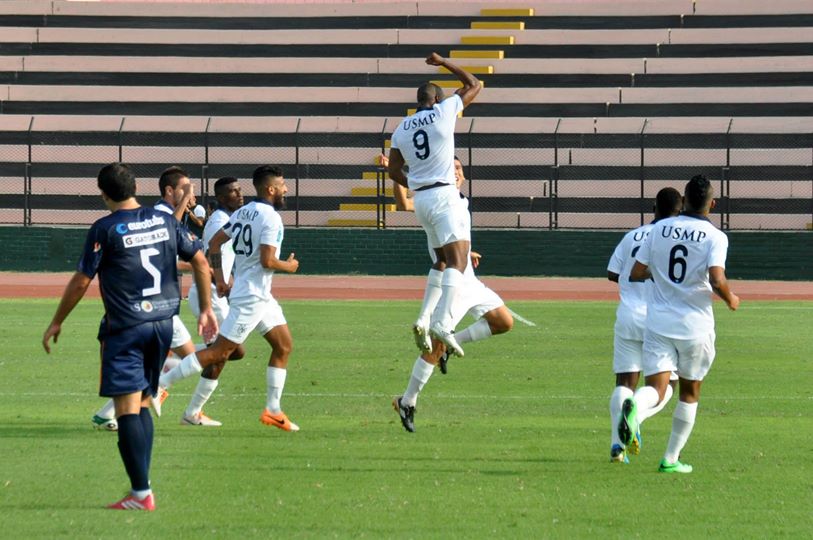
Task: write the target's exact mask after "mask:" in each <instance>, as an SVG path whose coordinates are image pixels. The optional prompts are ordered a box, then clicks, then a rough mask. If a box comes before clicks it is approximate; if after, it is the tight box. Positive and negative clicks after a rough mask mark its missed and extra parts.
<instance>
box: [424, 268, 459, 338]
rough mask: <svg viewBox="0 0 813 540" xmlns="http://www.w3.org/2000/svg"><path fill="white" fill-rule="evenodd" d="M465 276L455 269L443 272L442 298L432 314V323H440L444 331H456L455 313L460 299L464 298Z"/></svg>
mask: <svg viewBox="0 0 813 540" xmlns="http://www.w3.org/2000/svg"><path fill="white" fill-rule="evenodd" d="M463 281H464V278H463V274H461V273H460V272H459V271H458V270H455V269H454V268H447V269H446V270H444V271H443V279H442V285H441V289H442V290H443V294H441V296H440V300H439V301H438V305H437V307H436V308H435V311H434V312H433V313H432V322H433V323H434V322H438V323H439V324H440V326H441V328H443V329H444V330H448V331H450V332H451V331H452V330H454V318H453V316H454V313H455V310H454V308H455V306H456V305H457V303H458V298H459V297H461V296H463V295H462V294H461V293H462V292H463Z"/></svg>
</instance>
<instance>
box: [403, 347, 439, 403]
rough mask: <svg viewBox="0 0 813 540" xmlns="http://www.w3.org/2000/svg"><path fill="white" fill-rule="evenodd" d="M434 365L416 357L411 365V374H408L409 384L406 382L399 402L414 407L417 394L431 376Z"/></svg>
mask: <svg viewBox="0 0 813 540" xmlns="http://www.w3.org/2000/svg"><path fill="white" fill-rule="evenodd" d="M434 369H435V366H433V365H432V364H430V363H429V362H427V361H426V360H424V359H423V358H421V357H420V356H419V357H418V359H417V360H415V365H413V366H412V374H411V375H410V376H409V384H407V388H406V391H405V392H404V396H403V397H402V398H401V403H403V404H404V405H409V406H410V407H414V406H415V404H416V403H417V402H418V394H419V393H420V391H421V390H422V389H423V386H424V385H425V384H426V381H428V380H429V377H431V376H432V371H433V370H434Z"/></svg>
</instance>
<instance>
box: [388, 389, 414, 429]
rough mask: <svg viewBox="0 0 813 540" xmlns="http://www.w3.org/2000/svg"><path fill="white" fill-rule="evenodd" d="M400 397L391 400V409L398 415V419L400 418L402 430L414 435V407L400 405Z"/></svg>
mask: <svg viewBox="0 0 813 540" xmlns="http://www.w3.org/2000/svg"><path fill="white" fill-rule="evenodd" d="M401 397H403V396H401ZM401 397H397V398H395V399H393V400H392V408H393V409H395V412H397V413H398V417H399V418H401V424H402V425H403V426H404V429H405V430H407V431H409V432H410V433H415V407H410V406H409V405H404V404H403V403H401Z"/></svg>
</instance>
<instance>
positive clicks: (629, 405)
mask: <svg viewBox="0 0 813 540" xmlns="http://www.w3.org/2000/svg"><path fill="white" fill-rule="evenodd" d="M638 428H639V426H638V407H637V406H636V405H635V400H634V399H632V398H627V399H625V400H624V403H623V404H622V405H621V420H620V421H619V422H618V438H619V439H621V443H622V444H623V445H624V446H625V447H627V448H628V449H629V451H630V453H632V454H638V452H639V451H640V448H641V441H640V439H639V438H638V436H639V434H638Z"/></svg>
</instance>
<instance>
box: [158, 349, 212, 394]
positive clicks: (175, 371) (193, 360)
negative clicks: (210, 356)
mask: <svg viewBox="0 0 813 540" xmlns="http://www.w3.org/2000/svg"><path fill="white" fill-rule="evenodd" d="M201 371H203V366H201V365H200V362H198V357H197V355H196V354H195V353H192V354H190V355H188V356H185V357H184V359H183V360H181V363H180V364H178V365H177V366H175V367H174V368H172V369H171V370H169V371H168V372H167V373H164V374H162V375H161V378H160V379H159V380H158V384H159V385H160V386H161V387H163V388H169V387H170V386H171V385H173V384H175V383H176V382H178V381H180V380H182V379H185V378H187V377H191V376H192V375H195V374H196V373H200V372H201Z"/></svg>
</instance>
